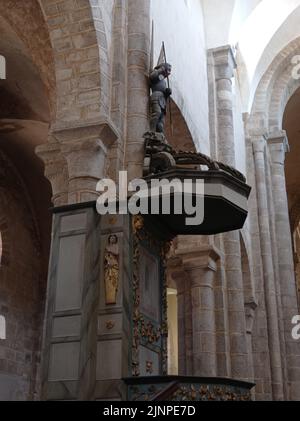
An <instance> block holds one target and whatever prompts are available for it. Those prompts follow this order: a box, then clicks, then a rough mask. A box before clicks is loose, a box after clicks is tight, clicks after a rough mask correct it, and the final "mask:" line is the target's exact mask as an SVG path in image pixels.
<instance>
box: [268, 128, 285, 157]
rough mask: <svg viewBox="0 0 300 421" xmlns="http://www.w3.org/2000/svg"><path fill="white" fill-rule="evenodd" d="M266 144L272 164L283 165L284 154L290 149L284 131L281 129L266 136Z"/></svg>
mask: <svg viewBox="0 0 300 421" xmlns="http://www.w3.org/2000/svg"><path fill="white" fill-rule="evenodd" d="M268 146H269V150H270V152H271V157H272V162H273V163H274V164H281V165H284V162H285V154H286V153H287V152H289V151H290V145H289V141H288V138H287V133H286V131H285V130H282V131H280V132H277V133H271V134H270V135H269V136H268Z"/></svg>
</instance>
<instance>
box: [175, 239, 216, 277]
mask: <svg viewBox="0 0 300 421" xmlns="http://www.w3.org/2000/svg"><path fill="white" fill-rule="evenodd" d="M176 254H177V255H179V256H180V258H181V260H182V263H183V266H184V269H185V271H187V272H191V271H195V270H196V269H200V270H207V269H209V270H211V271H213V272H216V270H217V268H218V261H219V259H220V257H221V254H220V252H219V251H218V249H217V248H216V247H214V246H212V245H207V246H199V247H196V248H193V249H192V250H187V249H185V250H184V249H182V250H177V251H176Z"/></svg>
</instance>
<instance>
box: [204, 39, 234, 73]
mask: <svg viewBox="0 0 300 421" xmlns="http://www.w3.org/2000/svg"><path fill="white" fill-rule="evenodd" d="M210 53H211V54H212V56H213V60H214V66H215V78H216V80H219V79H232V78H233V76H234V70H235V69H236V67H237V64H236V61H235V57H234V53H233V50H232V48H231V46H230V45H225V46H223V47H219V48H214V49H211V50H210Z"/></svg>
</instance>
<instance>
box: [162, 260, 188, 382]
mask: <svg viewBox="0 0 300 421" xmlns="http://www.w3.org/2000/svg"><path fill="white" fill-rule="evenodd" d="M168 270H169V273H170V276H171V277H172V279H173V280H174V281H175V283H176V287H177V309H178V375H179V376H192V375H193V328H192V308H191V289H190V281H189V278H188V274H187V273H186V271H185V270H184V267H183V263H182V260H181V259H180V258H175V259H170V260H169V262H168Z"/></svg>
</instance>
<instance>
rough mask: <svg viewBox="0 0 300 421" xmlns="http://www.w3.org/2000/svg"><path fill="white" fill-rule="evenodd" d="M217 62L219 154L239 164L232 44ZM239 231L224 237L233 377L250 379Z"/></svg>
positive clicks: (214, 53) (221, 50) (215, 57)
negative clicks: (236, 158) (234, 105)
mask: <svg viewBox="0 0 300 421" xmlns="http://www.w3.org/2000/svg"><path fill="white" fill-rule="evenodd" d="M209 53H210V54H211V55H212V57H213V63H214V69H213V71H214V77H215V86H214V89H215V96H216V116H215V124H216V131H217V155H218V159H219V160H220V161H222V162H224V163H225V164H228V165H231V166H234V165H235V144H234V122H233V93H232V78H233V76H234V69H235V68H236V62H235V59H234V55H233V52H232V49H231V47H230V46H224V47H220V48H216V49H214V50H210V52H209ZM239 235H240V234H239V232H236V231H235V232H230V233H228V234H225V235H224V236H223V248H224V255H225V271H226V284H227V285H226V286H227V300H228V321H229V332H230V352H231V376H232V377H234V378H237V379H245V380H246V379H248V378H249V368H248V355H247V339H246V324H245V310H244V293H243V274H242V268H241V249H240V238H239Z"/></svg>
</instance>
